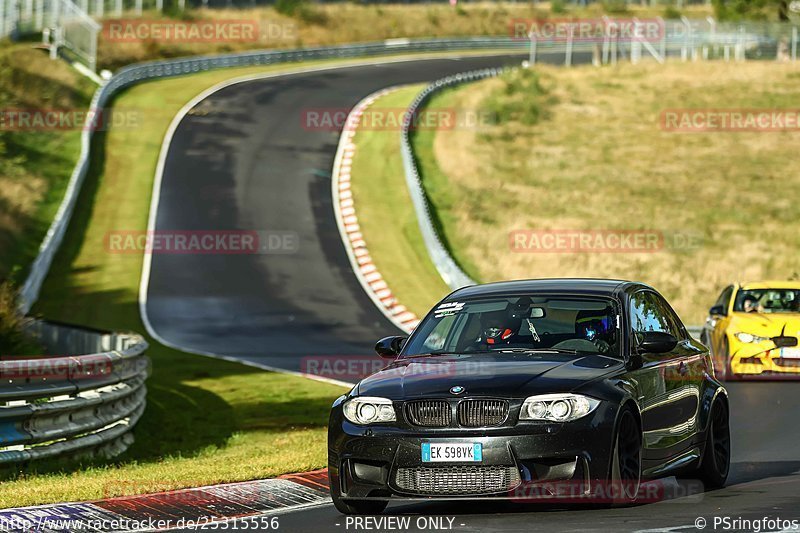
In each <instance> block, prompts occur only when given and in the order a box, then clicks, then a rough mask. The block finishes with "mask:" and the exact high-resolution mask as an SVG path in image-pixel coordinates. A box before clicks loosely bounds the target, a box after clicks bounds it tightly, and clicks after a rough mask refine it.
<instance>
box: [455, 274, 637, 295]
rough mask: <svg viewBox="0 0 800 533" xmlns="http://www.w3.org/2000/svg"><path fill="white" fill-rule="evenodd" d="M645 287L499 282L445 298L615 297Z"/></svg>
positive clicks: (582, 281)
mask: <svg viewBox="0 0 800 533" xmlns="http://www.w3.org/2000/svg"><path fill="white" fill-rule="evenodd" d="M633 286H636V287H646V285H644V284H641V283H636V282H632V281H625V280H619V279H594V278H549V279H525V280H516V281H499V282H495V283H486V284H483V285H471V286H469V287H464V288H461V289H458V290H457V291H455V292H453V293H452V294H450V296H448V297H447V298H446V300H452V299H456V298H470V297H475V296H494V295H501V294H518V293H526V292H556V293H557V292H565V293H573V294H574V293H583V294H592V295H600V296H612V297H613V296H616V295H617V294H618V293H620V292H621V291H623V290H625V289H627V288H629V287H633Z"/></svg>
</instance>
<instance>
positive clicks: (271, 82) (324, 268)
mask: <svg viewBox="0 0 800 533" xmlns="http://www.w3.org/2000/svg"><path fill="white" fill-rule="evenodd" d="M521 59H523V58H522V57H520V56H516V57H513V56H506V55H503V56H482V57H475V58H460V59H426V60H417V61H408V62H398V63H385V64H379V65H374V66H353V67H347V68H341V69H335V70H328V71H322V72H316V73H306V74H294V75H290V76H284V77H279V78H272V79H265V80H258V81H250V82H246V83H241V84H237V85H232V86H230V87H227V88H224V89H222V90H220V91H217V92H215V93H214V94H212V95H211V96H209V97H208V98H206V99H205V100H204V101H202V102H201V103H200V104H199V105H197V106H196V107H195V108H194V109H193V110H192V111H191V112H190V113H189V114H188V115H187V116H186V117H185V118H184V119H183V120H182V121H181V122H180V124H179V125H178V128H177V130H176V132H175V135H174V138H173V141H172V144H171V146H170V148H169V152H168V154H167V158H166V164H165V168H164V175H163V182H162V185H161V190H160V202H159V205H158V211H157V213H156V215H157V216H156V229H157V230H159V231H169V230H179V231H183V230H197V231H218V230H243V229H244V230H255V231H284V232H290V233H291V234H293V235H296V236H297V237H298V242H299V248H298V249H297V251H296V252H295V253H291V254H264V255H213V254H212V255H178V254H176V255H171V254H154V255H153V256H152V265H151V272H150V281H149V288H148V292H147V296H148V298H147V302H146V306H145V310H146V313H147V317H148V319H149V322H150V324H151V325H152V328H153V329H154V330H155V332H156V333H157V334H158V336H159V337H161V338H162V339H164V340H166V341H167V342H169V343H170V344H174V345H177V346H180V347H182V348H184V349H187V350H189V351H199V352H211V353H215V354H222V355H226V356H230V357H234V358H237V359H240V360H243V361H249V362H252V363H258V364H262V365H268V366H272V367H277V368H282V369H286V370H292V371H299V370H303V360H304V358H305V357H309V356H311V357H316V356H337V357H339V356H347V355H352V356H357V357H359V358H365V359H370V358H372V357H374V356H373V352H372V344H373V343H374V341H375V340H377V339H378V338H379V337H381V336H384V335H390V334H396V333H398V330H397V329H396V328H395V326H394V325H392V323H391V322H389V321H388V320H387V319H386V318H385V317H384V316H383V315H382V314H381V312H380V311H378V309H377V308H376V307H375V305H374V304H373V303H372V301H371V300H370V299H369V298H368V297H367V295H366V294H365V293H364V291H363V289H362V287H361V286H360V284H359V283H358V281H357V280H356V277H355V275H354V274H353V272H352V270H351V266H350V263H349V261H348V258H347V255H346V253H345V251H344V247H343V245H342V242H341V238H340V236H339V233H338V229H337V226H336V222H335V219H334V211H333V205H332V198H331V190H330V189H331V181H330V180H331V178H330V174H331V168H332V166H333V160H334V155H335V152H336V148H337V143H338V140H339V133H338V132H336V131H312V130H309V129H308V128H306V127H304V126H303V124H302V116H303V111H304V110H309V109H320V108H325V109H342V110H344V111H347V110H349V109H350V108H351V107H352V106H354V105H355V104H356V103H357V102H358V101H359V100H361V99H362V98H363V97H365V96H366V95H368V94H370V93H372V92H374V91H376V90H379V89H382V88H385V87H389V86H392V85H397V84H405V83H414V82H420V81H426V80H434V79H437V78H440V77H443V76H446V75H449V74H453V73H457V72H463V71H467V70H472V69H476V68H483V67H493V66H500V65H504V64H518V63H519V62H520V60H521ZM545 59H546V58H545ZM559 59H560V58H559V57H553V58H552V60H553V61H558V60H559ZM586 59H587V58H585V57H584V58H583V60H586ZM579 60H580V58H576V62H578V61H579ZM387 201H391V197H388V198H387ZM343 379H344V380H345V381H348V379H346V378H343ZM349 381H352V380H349ZM799 386H800V383H734V384H731V385H729V386H728V388H729V391H730V397H731V414H732V432H733V460H734V464H733V467H732V472H731V478H730V483H729V486H728V487H726V488H725V489H722V490H719V491H715V492H712V493H706V494H704V495H702V497H701V498H697V497H694V498H678V499H674V500H669V501H665V502H661V503H654V504H646V505H639V506H635V507H632V508H623V509H606V510H598V509H584V508H580V509H568V510H553V509H543V508H539V507H533V508H530V507H524V508H522V509H523V510H524V512H520V509H521V508H520V507H519V506H517V505H515V504H503V505H500V504H497V503H492V502H484V503H480V504H475V503H470V504H466V505H465V504H460V505H458V504H450V503H439V504H434V503H397V504H392V505H391V506H390V507H389V509H388V510H387V513H388V514H390V515H393V514H399V513H411V514H412V517H413V518H414V520H412V521H411V527H410V528H409V530H410V531H416V530H419V529H415V527H416V525H417V523H416V522H415V520H416V517H417V516H430V515H437V516H445V517H452V518H454V522H453V524H452V529H451V530H453V531H533V530H536V531H579V530H580V531H584V530H600V531H636V530H653V529H655V530H662V531H663V530H668V531H673V530H674V531H698V530H700V528H697V527H696V526H695V521H696V520H697V519H698V518H701V517H702V518H703V519H705V520H706V525H705V527H704V528H703V529H705V530H706V531H723V530H727V531H733V530H739V531H755V527H738V528H737V527H726V526H725V524H716V527H715V523H714V518H715V517H723V516H727V517H729V518H731V519H734V518H737V517H739V518H748V519H755V518H758V519H761V518H763V517H769V518H781V519H800V476H798V472H799V471H800V445H799V444H800V424H798V423H797V417H798V413H800V387H799ZM280 523H281V527H280V530H281V531H314V532H315V533H321V532H323V531H391V530H393V529H392V528H391V527H381V526H378V525H375V524H373V526H374V527H366V526H367V525H366V524H364V523H362V524H361V526H360V527H357V526H356V525H355V524H352V523H350V524H349V525H348V523H347V521H346V519H345V518H344V517H342V516H341V515H339V514H338V513H336V511H335V510H334V509H333V507H332V506H331V505H325V506H320V507H315V508H311V509H304V510H300V511H297V512H292V513H288V514H284V515H281V517H280ZM698 523H700V522H698ZM446 524H448V522H447V521H446V520H445V522H444V524H443V525H446ZM428 525H430V524H428ZM739 525H740V526H741V525H743V524H742V523H739ZM751 525H752V524H751ZM384 526H386V524H384ZM732 526H736V524H735V523H732ZM234 527H235V525H231V526H230V529H233V528H234ZM798 527H800V526H798ZM675 528H677V529H675ZM423 529H424V530H433V528H431V527H427V528H423ZM781 529H785V528H784V527H776V528H769V527H760V530H761V531H765V530H781ZM439 530H441V529H439Z"/></svg>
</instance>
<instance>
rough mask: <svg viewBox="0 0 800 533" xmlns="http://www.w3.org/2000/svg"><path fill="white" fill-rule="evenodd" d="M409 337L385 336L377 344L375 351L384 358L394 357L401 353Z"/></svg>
mask: <svg viewBox="0 0 800 533" xmlns="http://www.w3.org/2000/svg"><path fill="white" fill-rule="evenodd" d="M406 339H408V337H384V338H382V339H381V340H379V341H378V343H377V344H376V345H375V353H377V354H378V355H380V356H381V357H383V358H384V359H394V358H395V357H397V356H398V355H400V350H402V349H403V344H405V342H406Z"/></svg>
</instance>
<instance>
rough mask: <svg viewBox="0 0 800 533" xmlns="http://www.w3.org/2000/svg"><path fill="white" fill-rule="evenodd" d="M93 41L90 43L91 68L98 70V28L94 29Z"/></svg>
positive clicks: (93, 70)
mask: <svg viewBox="0 0 800 533" xmlns="http://www.w3.org/2000/svg"><path fill="white" fill-rule="evenodd" d="M91 32H92V36H91V42H90V43H89V68H90V69H92V72H97V29H92V30H91Z"/></svg>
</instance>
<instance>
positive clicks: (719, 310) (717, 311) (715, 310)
mask: <svg viewBox="0 0 800 533" xmlns="http://www.w3.org/2000/svg"><path fill="white" fill-rule="evenodd" d="M708 314H709V315H711V316H725V307H723V306H721V305H715V306H714V307H712V308H711V309H709V310H708Z"/></svg>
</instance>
